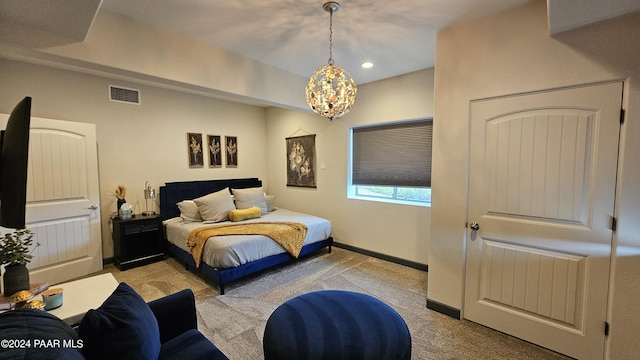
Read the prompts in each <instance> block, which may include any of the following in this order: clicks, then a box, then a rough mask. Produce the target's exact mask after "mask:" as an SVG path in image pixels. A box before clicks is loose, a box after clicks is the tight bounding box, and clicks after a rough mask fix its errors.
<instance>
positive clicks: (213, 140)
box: [207, 135, 222, 168]
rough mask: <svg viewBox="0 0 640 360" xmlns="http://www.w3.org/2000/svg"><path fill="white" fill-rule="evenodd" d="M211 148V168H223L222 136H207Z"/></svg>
mask: <svg viewBox="0 0 640 360" xmlns="http://www.w3.org/2000/svg"><path fill="white" fill-rule="evenodd" d="M207 145H208V147H209V167H212V168H219V167H222V148H221V147H220V135H207Z"/></svg>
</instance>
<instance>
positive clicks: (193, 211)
mask: <svg viewBox="0 0 640 360" xmlns="http://www.w3.org/2000/svg"><path fill="white" fill-rule="evenodd" d="M176 205H178V209H180V217H181V218H182V220H184V221H202V216H200V212H199V211H198V205H196V203H195V202H194V201H193V200H183V201H180V202H179V203H177V204H176Z"/></svg>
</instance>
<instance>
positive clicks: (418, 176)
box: [351, 120, 433, 187]
mask: <svg viewBox="0 0 640 360" xmlns="http://www.w3.org/2000/svg"><path fill="white" fill-rule="evenodd" d="M432 133H433V122H432V121H431V120H420V121H412V122H403V123H395V124H385V125H374V126H364V127H357V128H353V129H352V151H353V154H352V156H353V157H352V164H351V165H352V166H351V168H352V174H351V175H352V176H351V180H352V184H353V185H368V186H375V185H382V186H397V187H430V186H431V138H432Z"/></svg>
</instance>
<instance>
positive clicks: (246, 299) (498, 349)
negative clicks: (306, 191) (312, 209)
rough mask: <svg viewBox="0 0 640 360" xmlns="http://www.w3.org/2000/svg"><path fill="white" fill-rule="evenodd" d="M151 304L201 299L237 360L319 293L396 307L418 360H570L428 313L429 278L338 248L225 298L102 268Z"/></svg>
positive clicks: (189, 277) (168, 265)
mask: <svg viewBox="0 0 640 360" xmlns="http://www.w3.org/2000/svg"><path fill="white" fill-rule="evenodd" d="M104 271H109V272H112V273H113V275H114V276H115V277H116V279H118V280H119V281H124V282H126V283H128V284H129V285H131V286H132V287H133V288H134V289H135V290H136V291H138V292H139V293H140V294H141V295H142V297H143V298H144V299H145V300H147V301H149V300H153V299H156V298H159V297H162V296H164V295H167V294H171V293H174V292H176V291H179V290H182V289H184V288H191V289H192V290H193V292H194V293H195V296H196V306H197V310H198V326H199V329H200V331H201V332H202V333H203V334H204V335H205V336H206V337H207V338H208V339H210V340H212V341H213V342H214V343H215V344H216V346H218V348H220V350H222V352H224V353H225V354H226V355H227V356H228V357H229V358H230V359H232V360H251V359H262V358H263V352H262V336H263V334H264V327H265V324H266V322H267V319H268V318H269V315H270V314H271V313H272V312H273V311H274V310H275V309H276V308H277V307H278V306H279V305H280V304H282V303H283V302H285V301H287V300H288V299H291V298H293V297H295V296H297V295H300V294H304V293H307V292H311V291H317V290H328V289H332V290H333V289H339V290H349V291H356V292H361V293H365V294H369V295H371V296H374V297H376V298H378V299H380V300H382V301H384V302H385V303H386V304H388V305H389V306H391V307H393V308H394V309H395V310H396V311H397V312H398V313H399V314H400V315H401V316H402V317H403V318H404V319H405V321H406V323H407V325H408V327H409V330H410V332H411V336H412V358H413V359H434V360H435V359H456V360H463V359H469V360H471V359H473V360H476V359H496V360H504V359H566V358H565V357H563V356H561V355H558V354H556V353H553V352H550V351H548V350H545V349H543V348H540V347H537V346H535V345H532V344H530V343H527V342H524V341H520V340H518V339H515V338H513V337H511V336H508V335H505V334H502V333H499V332H496V331H493V330H490V329H488V328H485V327H483V326H480V325H477V324H475V323H472V322H469V321H464V320H462V321H460V320H456V319H452V318H450V317H448V316H445V315H442V314H440V313H438V312H435V311H432V310H429V309H427V308H426V299H427V273H426V272H424V271H420V270H416V269H412V268H409V267H406V266H402V265H398V264H394V263H391V262H388V261H384V260H380V259H376V258H373V257H369V256H365V255H362V254H358V253H354V252H351V251H348V250H344V249H340V248H335V247H334V249H333V251H332V253H331V254H327V253H319V254H318V255H315V256H313V257H310V258H307V259H305V260H303V261H300V262H297V263H295V264H292V265H287V266H285V267H280V268H277V269H274V270H270V271H267V272H264V273H261V274H260V275H258V276H253V277H250V278H247V279H245V280H241V281H239V282H236V283H233V284H230V285H228V286H227V290H226V294H225V295H222V296H220V295H218V292H217V289H216V288H215V287H213V286H212V284H210V283H209V282H208V281H207V280H205V279H203V278H201V277H200V276H198V275H196V274H194V273H192V272H188V271H185V270H184V267H183V265H181V264H180V263H178V261H176V260H175V259H172V258H170V259H167V260H165V261H161V262H157V263H153V264H149V265H146V266H142V267H138V268H134V269H130V270H127V271H119V270H118V269H117V268H115V267H114V266H107V267H105V270H104Z"/></svg>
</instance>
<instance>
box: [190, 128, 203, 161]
mask: <svg viewBox="0 0 640 360" xmlns="http://www.w3.org/2000/svg"><path fill="white" fill-rule="evenodd" d="M202 150H203V148H202V134H196V133H187V152H188V154H189V167H190V168H199V167H203V166H204V156H203V154H202Z"/></svg>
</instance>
